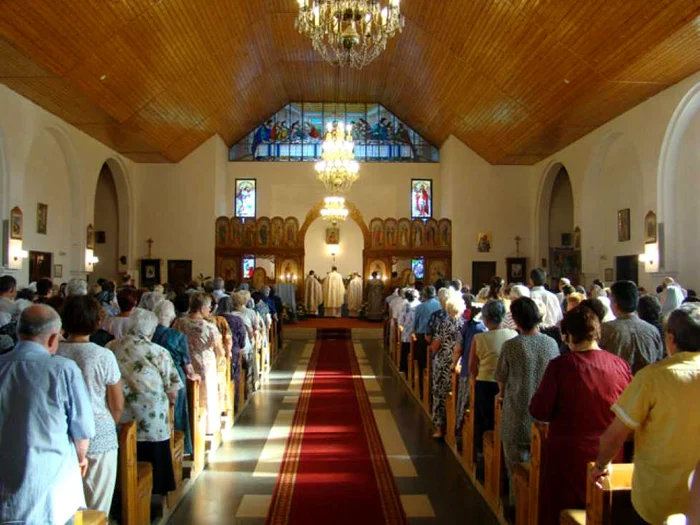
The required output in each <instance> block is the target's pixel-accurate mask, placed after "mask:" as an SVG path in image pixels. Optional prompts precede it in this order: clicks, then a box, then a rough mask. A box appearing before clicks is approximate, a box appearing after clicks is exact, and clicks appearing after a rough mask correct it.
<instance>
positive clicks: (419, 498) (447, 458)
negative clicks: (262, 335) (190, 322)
mask: <svg viewBox="0 0 700 525" xmlns="http://www.w3.org/2000/svg"><path fill="white" fill-rule="evenodd" d="M376 334H377V331H370V330H363V331H353V338H354V341H353V343H354V348H355V353H356V355H357V357H358V361H359V363H360V371H361V373H362V376H363V379H364V380H365V386H366V387H367V391H368V394H369V397H370V402H371V403H372V408H373V412H374V416H375V419H376V421H377V426H378V428H379V431H380V434H381V437H382V441H383V443H384V447H385V449H386V452H387V455H388V458H389V463H390V466H391V469H392V472H393V473H394V476H395V478H396V481H397V486H398V488H399V492H400V494H401V502H402V504H403V507H404V510H405V511H406V514H407V516H408V517H409V522H410V523H411V525H423V524H426V525H427V524H443V523H444V524H458V523H459V524H464V523H470V524H482V523H483V524H487V525H491V524H494V525H495V524H496V523H497V521H496V519H495V517H494V516H493V515H492V514H491V512H490V510H489V509H488V506H487V505H486V503H485V502H484V501H483V499H482V498H481V496H479V494H478V493H477V491H476V490H475V489H474V487H472V486H471V484H470V482H469V480H468V478H467V476H466V474H465V473H464V472H463V470H462V468H461V467H460V466H459V464H458V462H457V460H456V458H455V457H454V455H453V454H452V452H450V451H449V450H448V449H447V448H446V447H445V446H444V445H442V444H441V443H436V442H434V441H433V440H432V439H431V437H430V436H431V434H432V430H431V428H430V423H429V421H428V419H427V418H426V417H425V413H424V412H423V410H422V409H421V408H420V407H419V406H418V404H417V403H416V401H415V400H414V398H413V396H412V395H411V394H410V393H409V392H408V391H407V390H406V389H405V387H404V386H403V383H402V381H401V379H399V378H397V377H396V376H395V375H394V374H393V372H392V368H391V366H390V365H389V363H388V362H386V361H385V353H384V351H383V350H382V348H381V344H380V341H379V340H377V339H374V337H376ZM312 350H313V340H310V339H305V340H304V339H302V340H292V341H290V342H289V344H288V346H287V350H286V352H285V353H284V354H283V355H282V357H281V358H280V360H279V362H278V364H277V367H276V369H275V370H274V371H273V372H272V375H271V377H270V380H269V382H268V384H266V385H265V388H264V390H263V391H262V392H260V393H258V394H256V396H255V397H254V398H253V399H252V401H251V403H250V404H249V405H248V407H247V408H246V410H245V411H244V413H243V414H241V416H240V418H239V419H238V421H237V422H236V425H235V426H234V428H233V430H232V431H230V432H229V433H228V434H227V435H226V436H225V437H224V444H223V445H222V447H221V449H219V451H218V452H217V453H216V455H215V457H214V458H212V460H211V461H210V465H209V467H208V468H207V469H206V470H205V471H204V472H203V473H202V475H201V476H200V478H199V479H198V480H197V483H196V484H195V486H194V487H193V488H192V490H191V491H190V492H189V494H188V495H187V496H186V498H185V499H184V500H183V501H182V503H181V504H180V506H179V508H178V509H177V510H176V511H175V514H174V515H173V517H172V518H171V520H170V523H171V524H173V525H181V524H182V525H185V524H188V525H189V524H194V525H209V524H212V525H213V524H221V523H231V524H237V525H262V524H263V523H264V522H265V517H266V515H267V509H268V507H269V504H270V500H271V495H272V492H273V490H274V487H275V482H276V480H277V473H278V471H279V467H280V462H281V458H282V453H283V451H284V446H285V443H286V439H287V435H288V433H289V426H290V424H291V421H292V417H293V414H294V409H295V407H296V402H297V400H298V393H299V389H300V387H301V384H302V382H303V379H304V374H305V372H306V368H307V366H308V362H309V357H310V356H311V352H312Z"/></svg>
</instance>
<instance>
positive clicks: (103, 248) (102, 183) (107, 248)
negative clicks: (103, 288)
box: [94, 168, 119, 282]
mask: <svg viewBox="0 0 700 525" xmlns="http://www.w3.org/2000/svg"><path fill="white" fill-rule="evenodd" d="M94 228H95V231H96V232H97V231H103V232H105V240H106V242H105V243H103V244H95V256H96V257H97V258H98V259H99V260H100V262H99V263H98V264H97V270H96V272H97V273H98V274H99V276H100V277H104V278H105V279H111V280H115V281H117V279H118V278H119V202H118V200H117V188H116V186H115V184H114V179H113V177H112V174H111V171H110V170H109V169H108V168H107V169H105V170H103V171H102V173H100V177H99V179H98V180H97V188H96V189H95V224H94ZM117 282H118V281H117Z"/></svg>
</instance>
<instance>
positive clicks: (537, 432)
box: [513, 422, 549, 525]
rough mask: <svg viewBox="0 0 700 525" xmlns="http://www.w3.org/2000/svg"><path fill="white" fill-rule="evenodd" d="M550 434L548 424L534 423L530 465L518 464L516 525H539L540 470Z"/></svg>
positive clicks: (515, 486)
mask: <svg viewBox="0 0 700 525" xmlns="http://www.w3.org/2000/svg"><path fill="white" fill-rule="evenodd" d="M548 434H549V425H548V424H547V423H537V422H536V423H533V424H532V436H531V441H530V461H529V463H518V464H517V465H516V468H515V472H514V473H513V486H514V491H515V525H528V524H529V525H537V523H538V519H539V507H540V470H541V467H542V459H543V457H544V454H545V450H546V449H545V445H546V443H547V436H548Z"/></svg>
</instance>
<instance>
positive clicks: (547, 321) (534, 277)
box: [530, 268, 564, 326]
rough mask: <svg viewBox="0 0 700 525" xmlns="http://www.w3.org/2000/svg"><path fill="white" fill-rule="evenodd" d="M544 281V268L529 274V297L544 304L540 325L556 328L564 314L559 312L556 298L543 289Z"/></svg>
mask: <svg viewBox="0 0 700 525" xmlns="http://www.w3.org/2000/svg"><path fill="white" fill-rule="evenodd" d="M546 281H547V272H546V271H545V270H544V268H535V269H534V270H532V271H531V272H530V282H531V284H532V289H531V291H530V297H531V298H532V299H533V300H537V299H539V300H540V301H542V302H543V303H544V306H545V313H544V318H543V319H542V324H543V325H544V326H556V325H558V324H559V323H560V322H561V320H562V319H563V318H564V314H563V312H562V311H561V303H560V302H559V299H557V296H556V295H554V294H553V293H552V292H549V291H547V290H546V289H545V288H544V283H545V282H546Z"/></svg>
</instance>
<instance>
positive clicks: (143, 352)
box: [108, 308, 184, 495]
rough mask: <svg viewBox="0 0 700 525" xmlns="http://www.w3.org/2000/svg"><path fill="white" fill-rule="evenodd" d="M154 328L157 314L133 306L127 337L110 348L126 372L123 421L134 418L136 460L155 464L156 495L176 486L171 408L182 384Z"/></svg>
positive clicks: (114, 342) (127, 326)
mask: <svg viewBox="0 0 700 525" xmlns="http://www.w3.org/2000/svg"><path fill="white" fill-rule="evenodd" d="M156 326H158V318H157V317H156V315H155V314H154V313H153V312H149V311H148V310H144V309H142V308H134V310H133V311H132V313H131V315H130V316H129V322H128V323H127V324H126V326H125V332H126V335H125V336H124V337H122V338H121V339H119V340H117V341H112V342H111V343H109V345H108V348H109V349H110V350H112V351H113V352H114V356H115V357H116V358H117V364H118V365H119V370H120V372H121V374H122V381H123V389H124V401H125V405H124V415H123V416H122V421H123V422H125V421H136V441H137V444H136V450H137V456H138V460H139V461H146V462H148V463H151V464H152V465H153V493H154V494H161V495H166V494H167V493H168V492H170V491H172V490H175V488H176V487H175V476H174V473H173V462H172V456H171V454H170V417H169V414H168V412H169V410H170V405H173V404H174V403H175V400H176V399H177V393H178V392H179V390H180V389H181V388H183V387H184V385H183V384H182V381H181V380H180V376H179V375H178V373H177V369H176V368H175V364H174V363H173V359H172V357H170V354H169V353H168V351H167V350H165V349H164V348H162V347H160V346H158V345H157V344H155V343H153V342H151V337H153V333H154V332H155V330H156Z"/></svg>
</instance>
